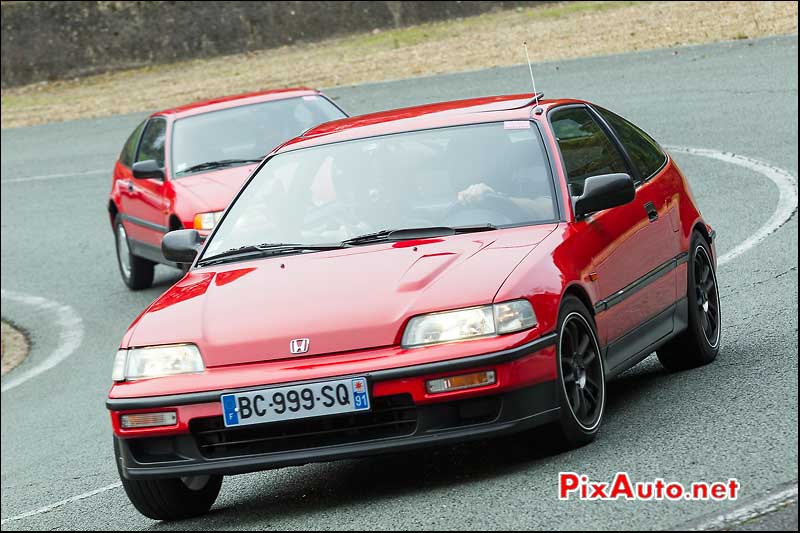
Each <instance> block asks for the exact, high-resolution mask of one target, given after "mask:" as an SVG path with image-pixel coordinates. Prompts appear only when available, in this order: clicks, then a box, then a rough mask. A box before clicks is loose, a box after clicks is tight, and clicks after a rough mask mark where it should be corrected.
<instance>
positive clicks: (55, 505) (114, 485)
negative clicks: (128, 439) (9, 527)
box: [0, 481, 122, 525]
mask: <svg viewBox="0 0 800 533" xmlns="http://www.w3.org/2000/svg"><path fill="white" fill-rule="evenodd" d="M121 486H122V483H120V482H119V481H117V482H116V483H112V484H111V485H106V486H105V487H100V488H99V489H94V490H90V491H89V492H84V493H83V494H78V495H77V496H73V497H71V498H67V499H66V500H61V501H58V502H56V503H51V504H50V505H46V506H44V507H40V508H38V509H34V510H33V511H28V512H27V513H22V514H18V515H17V516H12V517H10V518H4V519H3V520H0V525H2V524H5V523H7V522H15V521H17V520H22V519H24V518H28V517H31V516H36V515H38V514H44V513H48V512H50V511H52V510H53V509H58V508H59V507H63V506H65V505H67V504H70V503H74V502H78V501H81V500H85V499H86V498H91V497H92V496H94V495H95V494H100V493H102V492H107V491H109V490H112V489H116V488H117V487H121Z"/></svg>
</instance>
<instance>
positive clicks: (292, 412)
mask: <svg viewBox="0 0 800 533" xmlns="http://www.w3.org/2000/svg"><path fill="white" fill-rule="evenodd" d="M200 242H201V241H200V237H199V235H198V233H197V231H195V230H180V231H176V232H171V233H169V234H167V235H166V236H165V237H164V240H163V243H162V247H163V250H164V254H165V255H166V257H167V258H170V260H172V261H174V262H176V263H183V262H190V261H192V262H193V266H192V268H191V270H190V271H189V273H188V274H187V275H186V276H185V277H184V278H183V279H182V280H181V281H180V282H178V283H177V284H176V285H175V286H173V287H172V288H171V289H170V290H168V291H167V292H166V293H165V294H164V295H163V296H161V297H160V298H159V299H157V300H156V301H155V302H154V303H153V304H152V305H151V306H150V307H149V308H148V309H147V310H145V311H144V312H143V313H142V315H141V316H140V317H139V318H138V319H137V320H136V321H135V322H134V324H133V325H132V326H131V327H130V329H129V330H128V332H127V333H126V334H125V336H124V338H123V340H122V344H121V346H120V350H119V352H118V354H117V356H116V359H115V362H114V372H113V379H114V385H113V387H112V388H111V391H110V393H109V398H108V400H107V407H108V409H109V410H110V412H111V422H112V425H113V430H114V442H115V460H116V463H117V466H118V468H119V472H120V475H121V478H122V483H123V485H124V487H125V490H126V491H127V494H128V496H129V498H130V500H131V501H132V502H133V504H134V505H135V506H136V507H137V509H139V511H141V512H142V513H143V514H145V515H147V516H149V517H153V518H158V519H177V518H181V517H187V516H192V515H197V514H201V513H204V512H206V511H207V510H208V509H209V508H210V506H211V505H212V504H213V502H214V500H215V498H216V497H217V494H218V492H219V490H220V484H221V479H222V475H226V474H239V473H243V472H251V471H256V470H263V469H270V468H279V467H283V466H289V465H300V464H304V463H309V462H315V461H330V460H335V459H341V458H346V457H358V456H364V455H369V454H376V453H384V452H397V451H402V450H408V449H411V448H417V447H421V446H432V445H447V444H451V443H454V442H458V441H464V440H468V439H478V438H485V437H489V436H493V435H500V434H505V433H511V432H519V431H523V430H528V429H531V428H533V427H536V426H545V425H546V426H548V429H546V430H544V431H546V432H547V431H549V432H551V435H552V436H548V437H547V438H548V439H553V438H554V439H556V440H557V441H558V442H560V443H561V444H562V445H563V446H564V447H575V446H580V445H582V444H585V443H588V442H589V441H591V440H593V439H594V437H595V435H596V434H597V431H598V428H599V427H600V424H601V422H602V420H603V413H604V410H605V403H606V388H605V383H606V382H607V380H608V379H610V378H611V377H613V376H615V375H617V374H619V373H620V372H622V371H624V370H626V369H628V368H630V367H631V366H633V365H635V364H636V363H638V362H640V361H641V360H642V359H644V358H645V357H647V356H648V355H649V354H651V353H652V352H653V351H656V352H657V354H658V357H659V359H660V360H661V361H662V362H663V364H664V365H665V366H666V367H667V368H670V369H683V368H690V367H695V366H699V365H703V364H706V363H709V362H710V361H712V360H713V359H714V358H715V357H716V355H717V352H718V350H719V343H720V300H719V292H718V289H717V282H716V274H715V270H716V259H715V257H716V256H715V249H714V232H713V231H712V230H711V229H710V228H709V226H707V225H706V223H705V222H704V221H703V219H702V217H701V215H700V213H699V211H698V209H697V206H696V205H695V202H694V200H693V198H692V195H691V193H690V191H689V187H688V185H687V182H686V180H685V179H684V177H683V175H682V174H681V172H680V170H679V169H678V167H677V166H676V165H675V163H674V161H673V160H672V159H671V158H670V156H669V154H667V153H666V152H665V151H664V150H662V149H661V148H660V147H659V145H658V144H657V143H656V142H655V141H653V140H652V139H651V138H650V137H649V136H648V135H647V134H645V133H644V132H642V131H641V130H640V129H639V128H637V127H636V126H634V125H632V124H631V123H629V122H628V121H626V120H624V119H623V118H621V117H619V116H617V115H615V114H614V113H611V112H610V111H607V110H605V109H603V108H601V107H598V106H596V105H593V104H590V103H587V102H582V101H577V100H542V101H538V100H532V98H531V95H516V96H501V97H491V98H480V99H474V100H466V101H458V102H448V103H441V104H435V105H427V106H422V107H415V108H409V109H401V110H396V111H388V112H383V113H378V114H373V115H367V116H361V117H355V118H351V119H344V120H339V121H335V122H329V123H327V124H323V125H320V126H318V127H316V128H314V129H311V130H310V131H307V132H306V133H305V134H304V135H302V136H300V137H297V138H295V139H293V140H291V141H289V142H287V143H286V144H284V145H283V146H281V147H280V148H278V149H276V150H275V151H274V152H273V153H272V154H271V155H270V156H269V157H268V158H267V159H266V160H265V161H264V162H263V163H262V164H261V165H260V166H259V168H258V169H257V170H256V171H254V172H253V174H252V176H251V177H250V179H249V180H248V182H247V184H246V185H245V186H244V187H243V188H242V190H241V191H240V192H239V194H238V196H237V197H236V199H234V201H233V202H232V204H231V206H230V207H229V208H228V209H227V210H226V212H225V214H224V215H223V216H222V218H221V220H220V222H219V224H218V225H217V227H216V228H215V229H214V231H213V232H212V234H211V236H210V237H209V238H208V239H207V240H206V241H205V243H204V244H203V245H202V246H201V244H200Z"/></svg>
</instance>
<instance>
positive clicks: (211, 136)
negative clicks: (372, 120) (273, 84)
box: [172, 95, 344, 178]
mask: <svg viewBox="0 0 800 533" xmlns="http://www.w3.org/2000/svg"><path fill="white" fill-rule="evenodd" d="M342 117H344V114H343V113H342V112H341V110H339V108H337V107H336V106H335V105H333V104H332V103H331V102H330V101H328V100H327V99H326V98H324V97H322V96H316V95H309V96H302V97H297V98H286V99H283V100H273V101H269V102H262V103H259V104H250V105H245V106H240V107H233V108H230V109H223V110H220V111H212V112H209V113H202V114H200V115H194V116H190V117H186V118H182V119H179V120H176V121H175V125H174V126H173V132H172V165H173V168H174V169H175V177H177V178H180V177H181V176H183V175H186V174H189V173H191V172H193V171H194V170H192V169H193V167H198V166H200V165H203V164H205V163H215V162H219V161H224V162H234V161H242V162H246V161H248V160H260V159H262V158H263V157H264V156H265V155H266V154H268V153H269V152H270V151H272V149H273V148H275V147H276V146H278V145H279V144H281V143H283V142H285V141H288V140H289V139H292V138H293V137H296V136H297V135H300V133H302V132H303V131H305V130H306V129H308V128H310V127H312V126H316V125H317V124H321V123H323V122H328V121H330V120H336V119H340V118H342Z"/></svg>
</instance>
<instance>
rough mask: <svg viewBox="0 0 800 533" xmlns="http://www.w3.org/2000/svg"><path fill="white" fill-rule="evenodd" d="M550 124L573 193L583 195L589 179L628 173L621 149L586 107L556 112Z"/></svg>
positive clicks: (573, 194)
mask: <svg viewBox="0 0 800 533" xmlns="http://www.w3.org/2000/svg"><path fill="white" fill-rule="evenodd" d="M550 123H551V124H552V126H553V132H554V133H555V136H556V141H557V142H558V147H559V150H561V156H562V158H563V160H564V166H565V170H566V172H567V182H568V183H569V189H570V194H571V195H572V196H580V195H581V194H583V184H584V182H585V181H586V178H589V177H591V176H599V175H601V174H614V173H617V172H625V173H627V172H628V168H627V166H626V164H625V161H624V160H623V159H622V155H621V154H620V153H619V150H618V149H617V147H616V146H615V145H614V143H613V142H612V141H611V139H609V138H608V135H606V134H605V132H604V131H603V130H602V128H600V126H599V125H598V124H597V122H595V120H594V119H593V118H592V116H591V115H590V114H589V111H588V110H587V109H586V108H585V107H570V108H567V109H563V110H558V111H555V112H553V115H552V118H551V119H550Z"/></svg>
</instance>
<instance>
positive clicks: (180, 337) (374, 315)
mask: <svg viewBox="0 0 800 533" xmlns="http://www.w3.org/2000/svg"><path fill="white" fill-rule="evenodd" d="M554 228H555V225H552V224H551V225H541V226H532V227H524V228H513V229H505V230H498V231H491V232H485V233H479V234H467V235H456V236H451V237H444V238H436V239H427V240H417V241H404V242H398V243H381V244H375V245H369V246H360V247H353V248H347V249H343V250H334V251H327V252H315V253H306V254H302V255H290V256H278V257H272V258H264V259H256V260H251V261H243V262H238V263H235V264H228V265H220V266H217V267H207V268H201V269H197V270H194V271H191V272H190V273H189V274H187V276H186V277H184V278H183V279H182V280H181V281H180V282H178V283H177V284H176V285H174V286H173V287H172V288H170V290H168V291H167V292H166V293H165V294H164V295H162V296H161V297H160V298H159V299H158V300H156V301H155V302H154V303H153V304H152V305H151V306H150V307H149V308H148V310H147V311H146V312H145V313H143V314H142V315H141V316H140V317H139V319H138V320H137V322H136V323H134V325H133V326H132V327H131V331H130V332H129V335H128V336H127V341H128V342H127V344H128V345H129V346H149V345H156V344H169V343H184V342H191V343H196V344H197V345H198V347H199V348H200V351H201V353H202V354H203V359H204V361H205V364H206V366H208V367H214V366H222V365H231V364H241V363H252V362H258V361H270V360H277V359H286V358H297V357H308V356H317V355H323V354H330V353H336V352H346V351H353V350H363V349H368V348H377V347H382V346H390V345H396V344H398V343H399V340H400V337H401V334H402V328H403V326H404V325H405V323H406V321H407V320H408V318H409V317H411V316H414V315H417V314H420V313H428V312H432V311H442V310H446V309H456V308H460V307H469V306H474V305H481V304H487V303H490V302H492V301H493V300H494V297H495V295H496V294H497V291H498V289H499V288H500V286H501V285H502V284H503V282H504V281H505V279H506V278H507V277H508V275H509V274H510V273H511V272H512V271H513V270H514V268H515V267H516V266H517V265H518V264H519V263H520V261H522V259H523V258H524V257H525V256H526V255H527V254H528V253H530V252H531V250H533V249H534V248H535V246H536V245H537V244H538V243H539V242H541V241H542V240H543V239H544V238H545V237H546V236H547V235H548V234H550V233H551V232H552V231H553V229H554ZM297 338H306V339H309V349H308V352H306V353H305V354H303V355H293V354H291V353H290V349H289V343H290V341H291V340H292V339H297Z"/></svg>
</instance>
